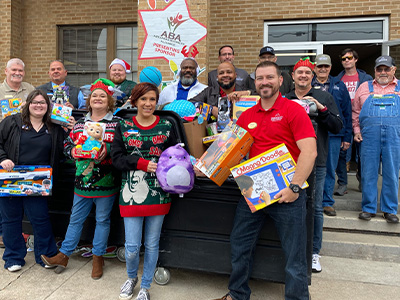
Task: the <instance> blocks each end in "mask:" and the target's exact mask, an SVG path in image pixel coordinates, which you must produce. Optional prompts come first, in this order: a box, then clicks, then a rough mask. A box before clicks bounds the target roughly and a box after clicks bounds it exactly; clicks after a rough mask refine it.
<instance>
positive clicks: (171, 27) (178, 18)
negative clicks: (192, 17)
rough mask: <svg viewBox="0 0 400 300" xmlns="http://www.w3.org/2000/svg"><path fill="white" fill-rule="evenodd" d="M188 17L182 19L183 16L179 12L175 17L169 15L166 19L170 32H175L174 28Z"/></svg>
mask: <svg viewBox="0 0 400 300" xmlns="http://www.w3.org/2000/svg"><path fill="white" fill-rule="evenodd" d="M187 20H188V19H185V20H183V16H182V15H181V14H180V13H177V14H176V16H175V18H174V17H172V16H171V17H169V18H168V19H167V22H168V27H169V30H170V31H171V32H175V30H176V29H177V28H178V27H179V26H180V25H181V24H182V23H184V22H186V21H187Z"/></svg>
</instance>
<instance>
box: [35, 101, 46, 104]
mask: <svg viewBox="0 0 400 300" xmlns="http://www.w3.org/2000/svg"><path fill="white" fill-rule="evenodd" d="M31 104H32V105H46V104H47V103H46V102H45V101H32V102H31Z"/></svg>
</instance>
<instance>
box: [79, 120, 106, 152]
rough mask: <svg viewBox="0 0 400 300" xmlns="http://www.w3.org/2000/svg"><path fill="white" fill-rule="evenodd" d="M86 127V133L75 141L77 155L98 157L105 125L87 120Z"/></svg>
mask: <svg viewBox="0 0 400 300" xmlns="http://www.w3.org/2000/svg"><path fill="white" fill-rule="evenodd" d="M84 129H85V131H84V133H83V134H82V135H81V136H80V137H79V139H78V140H76V141H75V144H76V149H77V153H76V156H78V157H82V158H95V159H96V158H97V157H98V153H99V151H100V148H101V144H102V142H103V137H104V125H103V124H101V123H96V122H86V123H85V127H84ZM85 133H86V134H85ZM89 153H90V154H89ZM88 155H89V156H88Z"/></svg>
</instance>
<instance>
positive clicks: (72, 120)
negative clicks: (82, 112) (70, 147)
mask: <svg viewBox="0 0 400 300" xmlns="http://www.w3.org/2000/svg"><path fill="white" fill-rule="evenodd" d="M75 124H76V120H75V118H74V117H73V116H70V117H69V118H68V125H67V128H68V129H69V130H72V129H73V128H74V126H75Z"/></svg>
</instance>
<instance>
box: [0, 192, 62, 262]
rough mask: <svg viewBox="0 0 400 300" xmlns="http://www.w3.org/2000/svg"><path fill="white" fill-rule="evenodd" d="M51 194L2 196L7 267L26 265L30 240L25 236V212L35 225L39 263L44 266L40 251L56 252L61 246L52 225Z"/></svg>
mask: <svg viewBox="0 0 400 300" xmlns="http://www.w3.org/2000/svg"><path fill="white" fill-rule="evenodd" d="M47 199H48V198H47V197H4V198H0V211H1V215H2V218H3V242H4V244H5V246H6V249H5V251H4V254H3V260H4V261H5V264H4V267H5V268H8V267H11V266H13V265H21V266H23V265H25V259H24V258H25V255H26V244H25V240H24V237H23V236H22V219H23V217H24V212H25V214H26V216H27V217H28V219H29V221H30V222H31V224H32V227H33V234H34V236H35V242H34V251H35V261H36V263H38V264H40V265H41V266H44V264H43V262H42V260H41V258H40V255H42V254H44V255H46V256H50V257H51V256H54V255H56V254H57V246H56V242H55V240H54V236H53V230H52V228H51V223H50V217H49V212H48V207H47Z"/></svg>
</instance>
